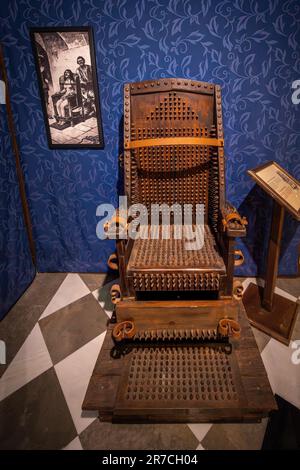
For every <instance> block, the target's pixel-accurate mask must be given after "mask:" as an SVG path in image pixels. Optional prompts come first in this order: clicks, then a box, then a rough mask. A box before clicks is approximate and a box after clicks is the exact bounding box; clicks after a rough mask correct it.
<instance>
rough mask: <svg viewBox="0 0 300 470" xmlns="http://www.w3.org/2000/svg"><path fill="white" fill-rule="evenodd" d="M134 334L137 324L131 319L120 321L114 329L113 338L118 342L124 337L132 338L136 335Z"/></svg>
mask: <svg viewBox="0 0 300 470" xmlns="http://www.w3.org/2000/svg"><path fill="white" fill-rule="evenodd" d="M134 335H135V325H134V323H133V322H132V321H130V320H126V321H122V322H121V323H118V324H117V325H116V326H115V327H114V329H113V331H112V336H113V339H114V340H115V341H117V342H119V341H122V340H124V339H131V338H133V337H134Z"/></svg>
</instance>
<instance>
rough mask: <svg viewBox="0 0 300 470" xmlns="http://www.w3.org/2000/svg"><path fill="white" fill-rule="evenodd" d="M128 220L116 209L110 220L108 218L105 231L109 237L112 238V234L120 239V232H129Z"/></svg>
mask: <svg viewBox="0 0 300 470" xmlns="http://www.w3.org/2000/svg"><path fill="white" fill-rule="evenodd" d="M127 228H128V221H127V220H126V218H125V217H123V216H121V215H120V214H119V211H118V210H116V212H115V213H114V215H113V216H112V218H111V219H110V220H108V221H107V222H106V223H105V225H104V231H105V233H106V234H107V237H108V238H110V235H112V236H115V235H116V239H117V240H118V239H119V234H120V232H122V231H126V232H127Z"/></svg>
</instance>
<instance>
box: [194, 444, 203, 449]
mask: <svg viewBox="0 0 300 470" xmlns="http://www.w3.org/2000/svg"><path fill="white" fill-rule="evenodd" d="M196 450H205V449H204V447H203V445H202V444H199V445H198V447H196Z"/></svg>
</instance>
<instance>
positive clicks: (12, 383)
mask: <svg viewBox="0 0 300 470" xmlns="http://www.w3.org/2000/svg"><path fill="white" fill-rule="evenodd" d="M50 367H52V361H51V358H50V355H49V352H48V349H47V346H46V344H45V341H44V338H43V335H42V333H41V330H40V327H39V325H38V324H36V325H35V327H34V328H33V330H32V331H31V333H30V334H29V335H28V337H27V338H26V340H25V342H24V343H23V345H22V346H21V348H20V349H19V351H18V352H17V354H16V356H15V357H14V359H13V360H12V362H11V363H10V365H9V366H8V368H7V369H6V371H5V372H4V374H3V375H2V377H1V379H0V400H3V399H4V398H6V397H7V396H8V395H10V394H11V393H13V392H15V391H16V390H18V389H19V388H20V387H23V385H25V384H27V383H28V382H30V381H31V380H32V379H34V378H35V377H37V376H39V375H40V374H42V373H43V372H45V371H46V370H48V369H50Z"/></svg>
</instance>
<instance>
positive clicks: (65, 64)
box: [30, 26, 104, 148]
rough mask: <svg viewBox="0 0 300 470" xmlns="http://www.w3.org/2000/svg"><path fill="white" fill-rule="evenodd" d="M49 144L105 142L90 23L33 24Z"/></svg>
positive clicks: (98, 145)
mask: <svg viewBox="0 0 300 470" xmlns="http://www.w3.org/2000/svg"><path fill="white" fill-rule="evenodd" d="M30 34H31V39H32V43H33V51H34V55H35V61H36V68H37V74H38V80H39V86H40V93H41V100H42V106H43V111H44V116H45V125H46V131H47V137H48V142H49V147H50V148H84V147H85V148H103V147H104V141H103V132H102V121H101V113H100V101H99V93H98V81H97V70H96V61H95V54H94V42H93V34H92V29H91V28H90V27H85V26H83V27H61V28H59V27H57V28H32V29H31V30H30Z"/></svg>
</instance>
